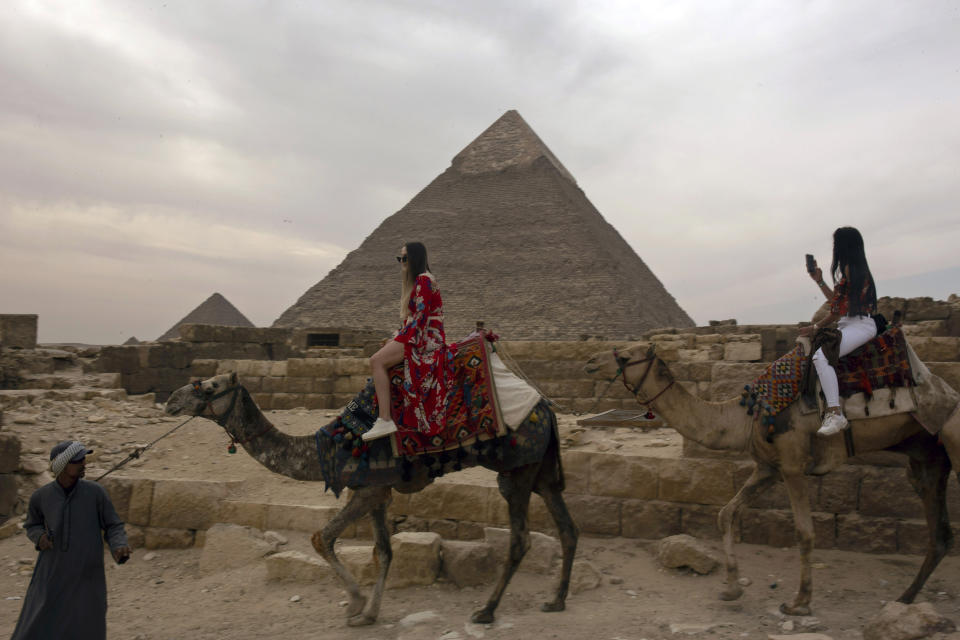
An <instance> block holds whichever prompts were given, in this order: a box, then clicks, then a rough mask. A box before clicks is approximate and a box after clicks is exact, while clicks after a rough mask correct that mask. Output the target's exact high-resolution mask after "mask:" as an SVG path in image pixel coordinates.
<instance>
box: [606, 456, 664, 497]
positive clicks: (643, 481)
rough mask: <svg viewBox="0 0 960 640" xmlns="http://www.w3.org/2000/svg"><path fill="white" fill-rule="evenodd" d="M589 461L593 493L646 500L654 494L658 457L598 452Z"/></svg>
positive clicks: (656, 481)
mask: <svg viewBox="0 0 960 640" xmlns="http://www.w3.org/2000/svg"><path fill="white" fill-rule="evenodd" d="M590 461H591V466H590V493H591V494H592V495H595V496H612V497H616V498H633V499H645V500H650V499H653V498H656V497H657V483H658V470H659V465H658V463H659V460H658V459H657V458H646V457H642V456H625V455H619V454H606V453H597V454H594V455H592V456H591V457H590Z"/></svg>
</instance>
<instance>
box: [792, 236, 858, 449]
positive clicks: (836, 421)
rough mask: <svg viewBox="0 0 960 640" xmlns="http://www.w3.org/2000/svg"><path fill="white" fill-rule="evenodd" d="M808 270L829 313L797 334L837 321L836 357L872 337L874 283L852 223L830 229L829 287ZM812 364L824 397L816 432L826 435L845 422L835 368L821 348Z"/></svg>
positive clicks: (816, 272)
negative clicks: (837, 349)
mask: <svg viewBox="0 0 960 640" xmlns="http://www.w3.org/2000/svg"><path fill="white" fill-rule="evenodd" d="M814 265H816V263H814ZM809 273H810V277H811V278H813V281H814V282H816V283H817V286H819V287H820V291H821V293H823V295H824V296H825V297H826V298H827V300H829V301H830V313H829V315H827V317H826V318H823V319H822V320H820V321H818V322H816V323H815V324H812V325H810V326H808V327H803V328H802V329H801V330H800V335H803V336H812V335H813V334H815V333H816V332H817V331H818V330H819V329H820V328H822V327H826V326H828V325H830V324H831V323H833V322H834V321H838V323H837V329H839V330H840V334H841V335H842V338H841V339H840V357H843V356H845V355H847V354H848V353H850V352H851V351H853V350H854V349H856V348H858V347H861V346H863V345H864V344H866V343H867V342H869V341H870V340H872V339H873V338H875V337H876V335H877V325H876V322H874V320H873V318H872V317H871V316H872V315H873V314H875V313H876V312H877V287H876V285H875V284H874V282H873V275H871V273H870V267H869V265H867V256H866V254H865V253H864V250H863V236H861V235H860V232H859V231H857V230H856V229H854V228H853V227H840V228H839V229H837V230H836V231H834V232H833V261H832V262H831V263H830V275H831V276H832V278H833V283H834V287H833V288H832V289H831V288H830V287H828V286H827V284H826V283H825V282H824V281H823V272H822V271H821V270H820V268H819V267H816V266H814V269H813V270H812V271H810V272H809ZM813 364H814V366H815V367H816V368H817V376H819V378H820V387H821V388H822V389H823V395H824V397H825V398H826V401H827V410H826V413H825V415H824V417H823V424H822V425H821V426H820V430H819V431H817V435H821V436H830V435H833V434H835V433H839V432H840V431H842V430H843V429H846V428H847V426H848V424H849V423H848V422H847V419H846V417H845V416H844V415H843V411H842V410H841V409H840V390H839V386H838V385H837V372H836V371H834V369H833V367H831V366H830V363H829V362H827V358H826V357H825V356H824V355H823V349H817V352H816V353H815V354H813Z"/></svg>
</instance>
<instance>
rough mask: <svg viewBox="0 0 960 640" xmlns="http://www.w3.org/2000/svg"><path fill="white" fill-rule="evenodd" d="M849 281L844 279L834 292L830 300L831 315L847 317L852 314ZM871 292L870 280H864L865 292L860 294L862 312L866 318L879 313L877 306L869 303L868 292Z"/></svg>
mask: <svg viewBox="0 0 960 640" xmlns="http://www.w3.org/2000/svg"><path fill="white" fill-rule="evenodd" d="M847 288H848V287H847V279H846V278H842V279H841V280H840V282H838V283H837V287H836V289H834V291H833V299H832V300H830V313H832V314H835V315H838V316H845V315H847V314H848V313H850V294H849V293H848V292H847ZM869 290H870V280H869V278H864V280H863V290H862V291H861V292H860V300H861V304H860V312H861V313H862V314H863V315H865V316H870V315H873V314H875V313H876V312H877V309H876V305H875V304H869V303H868V302H867V292H868V291H869Z"/></svg>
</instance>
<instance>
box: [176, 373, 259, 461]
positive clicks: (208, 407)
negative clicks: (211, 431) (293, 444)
mask: <svg viewBox="0 0 960 640" xmlns="http://www.w3.org/2000/svg"><path fill="white" fill-rule="evenodd" d="M201 385H202V383H201V382H200V381H199V380H197V381H195V382H194V383H193V395H194V396H196V397H197V398H200V399H201V400H202V401H203V403H204V408H203V411H209V412H210V415H209V416H205V415H203V413H201V414H200V415H201V417H204V418H211V419H212V420H213V421H214V422H216V423H217V424H218V425H220V426H221V427H222V428H223V430H224V431H226V432H227V435H228V436H230V444H229V446H227V453H236V452H237V445H238V444H239V445H241V446H242V445H244V444H246V443H248V442H250V441H251V440H254V439H255V438H259V437H260V436H262V435H264V434H266V433H267V432H268V431H270V430H271V429H273V425H271V424H268V425H267V427H266V428H265V429H264V430H263V431H260V432H259V433H254V434H253V435H251V436H248V437H246V438H243V439H242V440H241V439H238V438H237V437H236V436H234V435H233V434H232V433H230V432H229V431H227V420H229V419H230V416H231V415H233V411H234V409H236V408H237V396H239V395H240V394H241V393H243V395H244V397H247V396H249V395H250V392H249V391H247V389H246V387H244V386H243V385H239V384H238V385H237V386H235V387H232V388H230V389H224V390H223V391H221V392H220V393H214V394H212V395H207V394H205V393H203V390H202V389H203V387H202V386H201ZM229 393H232V394H233V396H232V397H231V398H230V406H228V407H227V410H226V411H224V412H223V413H222V414H221V415H219V416H218V415H217V414H216V412H214V410H213V401H214V400H218V399H220V398H222V397H223V396H225V395H227V394H229Z"/></svg>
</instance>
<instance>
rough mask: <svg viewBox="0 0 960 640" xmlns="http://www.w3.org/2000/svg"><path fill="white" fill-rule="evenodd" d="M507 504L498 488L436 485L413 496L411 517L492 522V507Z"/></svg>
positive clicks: (449, 484) (410, 510)
mask: <svg viewBox="0 0 960 640" xmlns="http://www.w3.org/2000/svg"><path fill="white" fill-rule="evenodd" d="M499 502H504V500H503V498H502V497H501V496H500V492H499V491H497V489H496V488H495V487H484V486H479V485H468V484H453V483H434V484H432V485H430V486H428V487H426V488H425V489H424V490H423V491H420V492H418V493H414V494H411V495H410V502H409V507H408V509H407V511H408V513H409V514H410V515H415V516H419V517H421V518H428V519H445V518H450V519H453V520H479V521H481V522H492V521H493V520H492V519H491V518H492V516H491V504H493V503H499Z"/></svg>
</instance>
